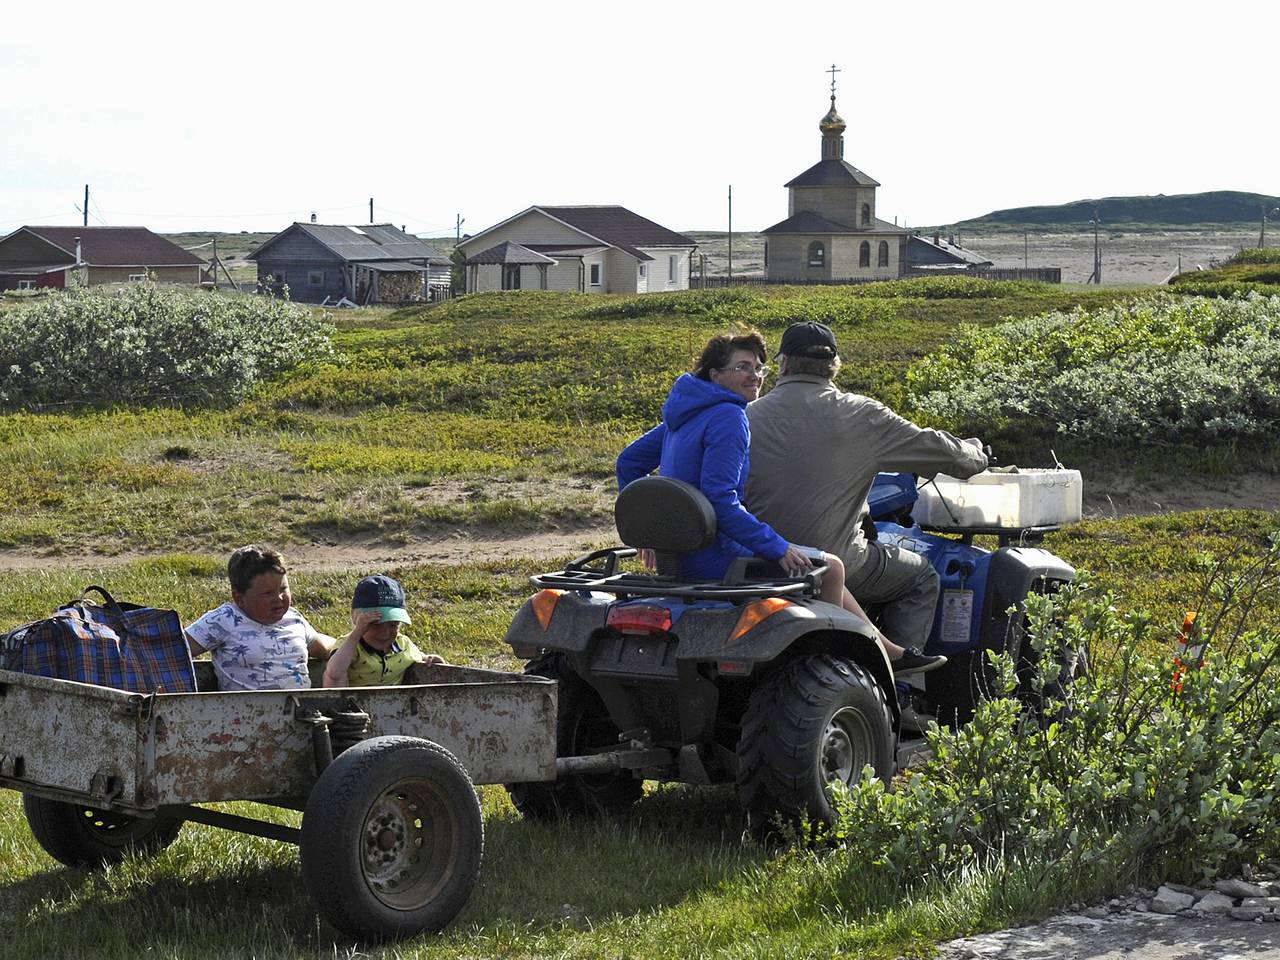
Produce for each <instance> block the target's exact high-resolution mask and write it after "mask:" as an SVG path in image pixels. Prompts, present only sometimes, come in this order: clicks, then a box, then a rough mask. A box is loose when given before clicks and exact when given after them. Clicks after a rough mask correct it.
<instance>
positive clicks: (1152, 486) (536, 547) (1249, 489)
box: [0, 472, 1280, 571]
mask: <svg viewBox="0 0 1280 960" xmlns="http://www.w3.org/2000/svg"><path fill="white" fill-rule="evenodd" d="M1227 508H1253V509H1263V510H1275V509H1280V477H1277V476H1273V475H1271V474H1266V473H1257V472H1255V473H1244V474H1237V475H1232V476H1228V477H1221V478H1217V477H1215V478H1204V477H1190V478H1187V477H1177V476H1176V475H1173V474H1171V475H1170V476H1169V477H1168V478H1160V479H1150V480H1147V479H1141V480H1140V479H1137V478H1135V477H1133V476H1132V475H1131V474H1121V473H1116V474H1113V475H1105V474H1094V475H1091V476H1089V477H1087V478H1086V479H1085V489H1084V515H1085V516H1086V517H1087V518H1101V519H1106V518H1111V517H1125V516H1139V515H1146V514H1153V513H1176V512H1183V511H1188V510H1201V509H1227ZM616 542H617V535H616V533H615V532H614V529H613V525H612V524H611V523H608V522H603V523H600V524H597V525H594V526H584V527H576V528H574V529H552V530H546V531H519V532H513V533H509V534H507V533H501V532H476V531H474V530H468V529H462V528H459V529H457V530H455V531H453V532H452V533H449V534H445V535H442V536H437V537H431V538H421V539H410V540H407V541H399V540H397V541H391V540H382V539H376V538H370V537H354V538H351V539H349V540H345V541H342V542H340V543H310V544H282V545H281V549H282V550H284V552H285V555H286V556H287V557H288V558H289V561H290V564H291V565H292V566H294V567H297V568H299V569H306V570H328V569H350V568H353V567H354V568H360V567H368V568H373V567H380V568H381V567H400V566H413V565H416V564H423V563H483V562H489V561H502V560H509V559H515V558H521V559H551V558H558V557H565V556H571V555H578V554H582V553H586V552H587V551H589V550H592V549H595V548H597V547H601V546H606V545H609V544H613V543H616ZM147 555H148V554H145V553H141V552H137V551H133V552H131V551H122V552H119V553H114V554H95V553H59V554H51V553H41V552H29V551H21V550H0V571H3V570H41V569H48V568H49V567H53V566H60V567H73V568H85V567H103V566H116V565H119V564H123V563H129V562H131V561H134V560H138V559H141V558H142V557H145V556H147Z"/></svg>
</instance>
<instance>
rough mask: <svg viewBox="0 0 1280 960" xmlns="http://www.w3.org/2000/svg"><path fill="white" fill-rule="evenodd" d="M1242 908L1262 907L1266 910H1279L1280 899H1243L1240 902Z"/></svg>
mask: <svg viewBox="0 0 1280 960" xmlns="http://www.w3.org/2000/svg"><path fill="white" fill-rule="evenodd" d="M1240 906H1242V907H1264V908H1266V909H1267V910H1275V909H1277V908H1280V897H1245V898H1244V899H1243V900H1241V901H1240Z"/></svg>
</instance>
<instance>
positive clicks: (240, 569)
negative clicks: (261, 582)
mask: <svg viewBox="0 0 1280 960" xmlns="http://www.w3.org/2000/svg"><path fill="white" fill-rule="evenodd" d="M261 573H281V574H283V573H288V571H287V570H286V569H285V567H284V557H282V556H280V553H279V552H278V551H276V550H272V549H271V548H270V547H260V546H258V545H257V544H256V543H251V544H249V545H248V546H246V547H241V548H240V549H238V550H237V551H236V552H235V553H233V554H231V559H230V560H228V561H227V579H228V580H230V581H231V590H232V592H233V593H247V592H248V590H249V587H250V586H252V584H253V578H254V577H256V576H258V574H261Z"/></svg>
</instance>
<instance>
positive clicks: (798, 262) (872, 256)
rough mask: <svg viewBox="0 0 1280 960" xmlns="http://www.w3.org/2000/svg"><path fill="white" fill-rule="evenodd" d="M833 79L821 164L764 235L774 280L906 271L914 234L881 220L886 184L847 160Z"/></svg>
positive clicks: (798, 183)
mask: <svg viewBox="0 0 1280 960" xmlns="http://www.w3.org/2000/svg"><path fill="white" fill-rule="evenodd" d="M834 69H835V68H834V67H833V68H832V70H833V71H834ZM834 78H835V73H834V72H833V73H832V81H831V109H830V110H828V111H827V115H826V116H825V117H823V118H822V120H821V122H819V124H818V129H819V130H821V131H822V159H821V160H819V161H818V162H817V163H815V164H814V165H813V166H812V167H810V168H809V169H808V170H806V171H805V172H804V173H802V174H800V176H798V177H796V178H795V179H794V180H792V181H791V182H789V183H788V184H787V185H786V186H787V192H788V194H789V198H788V201H787V219H785V220H783V221H782V222H781V223H775V224H774V225H773V226H772V227H769V228H768V229H767V230H764V231H763V233H764V237H765V248H764V259H765V267H764V272H765V278H766V279H768V280H772V281H778V282H792V283H815V282H819V283H820V282H823V281H828V282H830V281H839V280H886V279H892V278H894V277H898V276H901V275H902V274H903V272H904V268H905V265H906V260H907V243H908V237H909V236H910V231H909V230H907V229H905V228H900V227H897V226H895V225H894V224H891V223H885V222H884V221H883V220H879V219H877V218H876V187H878V186H880V184H879V183H877V182H876V181H875V180H873V179H872V178H871V177H869V176H867V175H866V174H865V173H863V172H862V171H861V170H859V169H858V168H857V167H855V166H853V165H852V164H851V163H849V162H847V161H846V160H845V159H844V131H845V122H844V120H843V119H841V117H840V114H838V113H837V112H836V89H835V79H834Z"/></svg>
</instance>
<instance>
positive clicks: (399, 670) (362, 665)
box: [342, 634, 427, 687]
mask: <svg viewBox="0 0 1280 960" xmlns="http://www.w3.org/2000/svg"><path fill="white" fill-rule="evenodd" d="M342 642H343V643H346V642H347V641H346V640H343V641H342ZM357 643H358V644H359V646H358V647H357V648H356V655H355V656H354V657H352V658H351V666H349V667H347V683H348V684H349V685H350V686H353V687H389V686H394V685H395V684H398V683H400V682H401V681H402V680H404V674H405V671H406V670H408V669H409V668H410V667H411V666H413V665H414V664H415V663H424V662H425V661H426V659H427V658H426V655H425V654H423V652H422V651H421V650H419V649H418V648H417V646H415V645H414V642H413V641H412V640H410V639H409V638H408V637H406V636H404V634H401V635H400V636H398V637H397V638H396V639H395V641H394V642H393V643H392V644H391V647H390V649H389V650H387V652H386V653H379V652H378V651H377V650H375V649H373V647H371V646H369V645H368V644H367V643H365V642H364V641H363V640H359V641H357Z"/></svg>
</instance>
